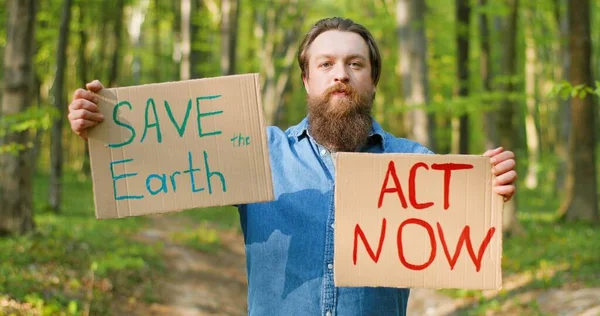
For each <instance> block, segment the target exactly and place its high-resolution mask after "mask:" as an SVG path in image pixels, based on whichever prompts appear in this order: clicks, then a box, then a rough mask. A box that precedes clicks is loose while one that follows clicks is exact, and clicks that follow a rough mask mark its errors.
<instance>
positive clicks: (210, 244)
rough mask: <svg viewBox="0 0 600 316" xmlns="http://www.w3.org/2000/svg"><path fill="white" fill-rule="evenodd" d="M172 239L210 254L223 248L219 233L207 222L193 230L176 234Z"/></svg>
mask: <svg viewBox="0 0 600 316" xmlns="http://www.w3.org/2000/svg"><path fill="white" fill-rule="evenodd" d="M170 237H171V240H172V241H174V242H176V243H179V244H184V245H186V246H189V247H191V248H194V249H196V250H200V251H205V252H209V253H213V252H215V251H217V250H218V249H219V248H220V246H221V239H220V238H219V232H218V231H217V230H216V229H215V228H212V227H211V225H209V224H208V223H206V222H204V223H201V224H200V226H199V227H198V228H195V229H193V230H185V231H181V232H175V233H173V234H171V236H170Z"/></svg>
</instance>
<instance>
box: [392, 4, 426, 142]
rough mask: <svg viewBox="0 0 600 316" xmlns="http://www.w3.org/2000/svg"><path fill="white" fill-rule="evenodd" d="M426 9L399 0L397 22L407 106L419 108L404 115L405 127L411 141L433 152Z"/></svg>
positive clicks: (423, 6)
mask: <svg viewBox="0 0 600 316" xmlns="http://www.w3.org/2000/svg"><path fill="white" fill-rule="evenodd" d="M425 10H426V7H425V2H424V1H408V0H399V1H398V2H397V7H396V23H397V30H398V32H397V36H398V43H399V44H400V45H399V58H400V60H399V65H400V78H401V79H402V87H403V97H404V104H406V105H407V106H408V107H409V108H411V107H417V108H414V109H411V110H410V112H409V113H408V115H406V116H405V123H404V124H405V126H407V127H408V131H409V134H408V137H409V138H411V139H414V140H415V141H417V142H419V143H421V144H422V145H424V146H425V147H428V148H430V149H433V148H434V141H433V140H434V137H433V135H434V132H433V124H432V122H433V120H432V119H431V117H430V116H429V115H428V114H427V111H426V108H425V107H426V106H427V104H428V102H429V89H428V87H429V79H428V75H427V71H428V70H427V38H426V37H425Z"/></svg>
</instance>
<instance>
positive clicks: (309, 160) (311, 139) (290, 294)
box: [69, 18, 516, 315]
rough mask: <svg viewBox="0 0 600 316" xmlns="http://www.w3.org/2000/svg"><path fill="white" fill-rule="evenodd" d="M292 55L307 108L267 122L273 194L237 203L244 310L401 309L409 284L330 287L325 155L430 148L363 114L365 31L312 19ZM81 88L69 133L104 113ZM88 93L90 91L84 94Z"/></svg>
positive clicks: (329, 190) (505, 176)
mask: <svg viewBox="0 0 600 316" xmlns="http://www.w3.org/2000/svg"><path fill="white" fill-rule="evenodd" d="M298 62H299V64H300V68H301V70H302V80H303V81H304V87H305V89H306V93H307V100H308V102H307V103H308V116H307V118H305V119H304V120H303V121H302V122H300V124H298V125H296V126H293V127H291V128H289V129H288V130H287V131H285V132H283V131H281V130H280V129H278V128H276V127H269V128H268V130H267V134H268V141H269V151H270V161H271V170H272V175H273V185H274V190H275V200H274V201H272V202H267V203H255V204H247V205H240V206H239V214H240V221H241V225H242V230H243V233H244V240H245V244H246V264H247V273H248V303H249V314H250V315H336V314H339V315H404V314H405V313H406V307H407V306H406V304H407V300H408V294H409V290H408V289H395V288H364V287H362V288H347V287H345V288H337V287H335V286H334V283H333V230H334V225H333V224H334V215H335V213H334V200H333V194H334V186H335V183H334V174H335V165H334V159H333V156H334V155H335V153H336V152H340V151H361V152H370V153H431V152H430V151H429V150H428V149H427V148H425V147H423V146H421V145H419V144H417V143H415V142H413V141H410V140H407V139H401V138H396V137H394V136H392V135H390V134H389V133H387V132H385V131H384V130H383V129H382V128H381V126H380V125H379V124H377V122H374V120H373V119H372V116H371V109H372V102H373V99H374V95H375V88H376V86H377V82H378V81H379V76H380V71H381V57H380V54H379V50H378V48H377V45H376V43H375V41H374V39H373V37H372V36H371V34H370V33H369V32H368V31H367V30H366V29H365V28H364V27H362V26H361V25H359V24H356V23H354V22H353V21H351V20H347V19H341V18H330V19H324V20H321V21H319V22H317V23H316V24H315V25H314V26H313V28H312V29H311V30H310V31H309V32H308V34H307V35H306V36H305V38H304V40H303V41H302V44H301V45H300V51H299V53H298ZM102 88H103V87H102V85H101V84H100V82H98V81H94V82H92V83H90V84H88V85H87V89H88V90H89V91H86V90H83V89H79V90H77V91H76V92H75V95H74V100H73V102H72V103H71V105H70V106H69V112H70V113H69V120H70V122H71V127H72V129H73V131H74V132H75V133H77V134H79V135H81V136H82V137H84V138H85V137H86V131H87V128H89V127H91V126H94V125H96V124H98V123H99V122H101V121H102V119H103V118H102V116H101V115H100V114H99V113H97V107H96V104H95V103H96V102H97V100H96V99H94V98H95V96H94V94H93V93H92V92H97V91H98V90H100V89H102ZM90 91H91V92H90ZM484 155H486V156H490V157H492V158H491V159H492V163H493V164H494V173H495V174H496V175H497V183H496V185H495V187H494V191H495V192H496V193H498V194H501V195H503V196H504V197H505V199H510V198H511V197H512V195H513V193H514V190H515V187H514V185H513V182H514V181H515V179H516V172H515V171H514V166H515V161H514V154H513V153H512V152H510V151H504V150H503V149H502V148H497V149H495V150H491V151H488V152H486V153H485V154H484Z"/></svg>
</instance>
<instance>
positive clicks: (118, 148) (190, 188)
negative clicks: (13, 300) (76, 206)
mask: <svg viewBox="0 0 600 316" xmlns="http://www.w3.org/2000/svg"><path fill="white" fill-rule="evenodd" d="M99 96H100V102H99V103H98V107H99V109H100V112H101V113H102V114H103V115H104V117H105V119H104V122H103V123H101V124H99V125H98V126H96V127H94V128H92V129H91V130H90V132H89V148H90V163H91V168H92V178H93V184H94V202H95V206H96V217H97V218H118V217H127V216H139V215H146V214H154V213H165V212H172V211H178V210H184V209H190V208H198V207H208V206H218V205H232V204H242V203H250V202H261V201H270V200H273V185H272V180H271V171H270V165H269V154H268V150H267V139H266V131H265V124H264V121H263V118H262V107H261V102H260V88H259V78H258V75H257V74H251V75H237V76H227V77H218V78H210V79H198V80H188V81H181V82H172V83H159V84H149V85H142V86H134V87H124V88H115V89H103V90H101V91H100V92H99Z"/></svg>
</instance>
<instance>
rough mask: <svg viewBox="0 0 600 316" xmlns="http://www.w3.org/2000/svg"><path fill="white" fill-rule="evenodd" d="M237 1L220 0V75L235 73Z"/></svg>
mask: <svg viewBox="0 0 600 316" xmlns="http://www.w3.org/2000/svg"><path fill="white" fill-rule="evenodd" d="M238 6H239V0H221V73H222V74H223V75H232V74H234V73H235V61H236V58H235V57H236V56H235V55H236V50H237V29H238V27H237V26H238V18H239V13H238V10H239V8H238Z"/></svg>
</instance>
